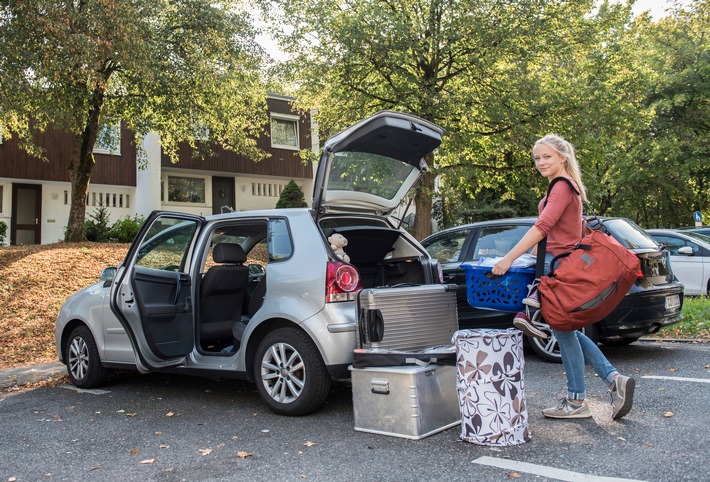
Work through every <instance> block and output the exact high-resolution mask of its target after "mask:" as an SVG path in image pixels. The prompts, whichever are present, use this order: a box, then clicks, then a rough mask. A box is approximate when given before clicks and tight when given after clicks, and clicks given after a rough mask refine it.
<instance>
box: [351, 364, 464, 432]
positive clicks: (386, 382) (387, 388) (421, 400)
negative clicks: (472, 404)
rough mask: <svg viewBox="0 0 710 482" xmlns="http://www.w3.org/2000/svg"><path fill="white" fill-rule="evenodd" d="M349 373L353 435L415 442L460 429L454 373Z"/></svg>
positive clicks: (436, 369)
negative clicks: (361, 433) (366, 433)
mask: <svg viewBox="0 0 710 482" xmlns="http://www.w3.org/2000/svg"><path fill="white" fill-rule="evenodd" d="M350 370H351V372H352V387H353V410H354V412H355V430H357V431H360V432H370V433H376V434H381V435H390V436H394V437H402V438H408V439H412V440H419V439H422V438H424V437H427V436H429V435H432V434H435V433H437V432H441V431H442V430H446V429H447V428H451V427H453V426H455V425H458V424H460V423H461V413H460V411H459V402H458V397H457V394H456V367H453V366H445V365H427V366H398V367H369V368H350Z"/></svg>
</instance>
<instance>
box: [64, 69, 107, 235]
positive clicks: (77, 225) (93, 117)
mask: <svg viewBox="0 0 710 482" xmlns="http://www.w3.org/2000/svg"><path fill="white" fill-rule="evenodd" d="M109 75H110V73H108V74H107V75H106V80H107V81H108V76H109ZM103 103H104V92H103V91H102V90H101V89H99V88H97V89H95V90H94V91H93V95H92V97H91V106H90V108H89V111H88V112H87V115H86V124H85V127H84V131H83V132H82V133H81V134H76V133H74V134H73V135H72V146H71V158H70V159H69V165H68V166H67V171H69V180H70V181H71V206H70V207H69V221H68V222H67V232H66V234H65V236H64V241H67V242H81V241H84V240H85V239H84V238H85V236H84V221H85V219H86V195H87V193H88V192H89V179H91V171H92V170H93V169H94V164H95V163H96V161H95V160H94V144H95V143H96V137H97V136H98V133H99V116H100V114H101V106H103Z"/></svg>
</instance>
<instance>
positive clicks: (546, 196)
mask: <svg viewBox="0 0 710 482" xmlns="http://www.w3.org/2000/svg"><path fill="white" fill-rule="evenodd" d="M559 181H564V182H566V183H567V184H568V185H569V187H570V189H572V191H573V192H574V193H575V194H576V195H577V196H579V191H577V188H576V187H574V184H573V183H572V181H570V179H569V178H567V177H564V176H560V177H556V178H554V179H553V180H552V181H550V185H549V186H547V194H545V203H544V204H543V206H547V198H548V197H550V192H552V186H554V185H555V184H557V183H558V182H559Z"/></svg>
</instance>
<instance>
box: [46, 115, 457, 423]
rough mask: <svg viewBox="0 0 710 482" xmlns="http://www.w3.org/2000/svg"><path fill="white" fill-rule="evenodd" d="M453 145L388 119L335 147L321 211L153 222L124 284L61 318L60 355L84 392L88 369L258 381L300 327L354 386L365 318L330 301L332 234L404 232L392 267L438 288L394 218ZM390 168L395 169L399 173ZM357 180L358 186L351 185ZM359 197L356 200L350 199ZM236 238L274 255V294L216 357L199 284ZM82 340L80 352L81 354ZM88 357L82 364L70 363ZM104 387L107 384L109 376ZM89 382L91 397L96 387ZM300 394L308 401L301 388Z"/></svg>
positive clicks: (104, 285) (320, 190) (349, 134)
mask: <svg viewBox="0 0 710 482" xmlns="http://www.w3.org/2000/svg"><path fill="white" fill-rule="evenodd" d="M443 134H444V131H443V129H441V128H439V127H438V126H436V125H434V124H432V123H429V122H427V121H424V120H422V119H419V118H417V117H415V116H411V115H408V114H402V113H396V112H389V111H383V112H380V113H378V114H375V115H374V116H372V117H370V118H368V119H365V120H363V121H361V122H359V123H357V124H355V125H353V126H352V127H351V128H349V129H347V130H345V131H343V132H342V133H340V134H337V135H336V136H334V137H332V138H331V139H329V140H328V141H327V142H326V143H325V146H324V149H323V154H322V156H321V159H320V162H319V165H318V171H317V175H316V183H315V188H314V197H313V208H312V209H306V208H302V209H273V210H264V211H252V212H249V211H245V212H234V213H227V214H219V215H213V216H206V217H200V216H194V215H189V214H184V213H171V212H154V213H153V214H151V216H150V217H149V218H148V219H147V220H146V222H145V224H144V226H143V228H142V229H141V232H140V233H139V234H138V235H137V237H136V240H135V241H134V243H133V244H132V246H131V247H130V249H129V251H128V254H127V256H126V258H125V260H124V261H123V262H122V263H121V264H120V265H119V266H118V268H117V269H115V274H114V273H113V272H111V273H110V274H109V275H107V276H106V277H105V278H106V279H102V280H101V281H100V282H99V283H96V284H94V285H92V286H89V287H87V288H85V289H84V290H82V291H80V292H78V293H76V294H74V295H73V296H71V297H70V298H69V299H68V300H67V301H66V302H65V303H64V305H63V306H62V308H61V310H60V313H59V316H58V317H57V322H56V329H55V335H56V347H57V353H58V355H59V358H60V360H62V361H64V362H65V363H67V364H68V365H69V371H70V377H71V378H72V381H74V383H75V384H81V383H82V380H81V378H82V373H83V372H84V371H86V370H88V371H89V372H91V371H92V369H93V372H94V373H93V374H94V375H96V371H97V370H103V368H106V367H108V368H117V367H128V366H130V367H135V368H137V369H138V370H139V371H141V372H151V371H172V372H184V373H188V372H193V373H197V374H202V375H206V376H210V377H217V378H221V377H223V378H249V379H252V380H254V379H255V378H256V377H258V370H259V367H258V364H259V361H258V360H255V358H254V357H255V353H258V354H261V353H262V352H264V349H263V347H262V346H261V342H262V340H264V338H265V337H268V335H269V334H270V333H273V332H274V331H276V330H279V329H281V330H283V329H285V328H288V327H295V328H298V330H300V332H302V333H305V334H306V335H307V337H308V339H309V340H310V343H312V344H313V346H315V347H316V348H317V351H318V354H319V357H320V359H322V364H323V366H324V367H325V369H327V370H328V373H329V375H330V376H332V377H335V378H340V377H347V376H348V371H347V366H348V365H349V363H350V362H351V360H352V352H353V349H354V347H355V341H356V335H355V333H356V326H357V310H356V304H355V301H354V299H355V297H354V295H353V294H352V293H346V294H345V295H347V296H345V295H343V296H344V297H343V298H342V299H337V300H336V302H328V300H327V299H326V296H327V293H326V284H327V283H331V284H332V280H331V278H330V276H331V275H330V274H329V271H328V269H326V268H327V267H330V266H338V265H339V264H343V263H339V259H338V258H337V257H335V255H334V254H333V251H332V250H331V248H330V245H329V243H328V241H327V239H326V238H327V234H328V233H329V232H331V231H333V229H344V230H345V231H344V232H350V231H347V230H348V229H350V230H353V229H354V230H359V231H358V232H359V233H360V234H362V233H368V232H369V231H370V230H377V229H381V230H387V231H388V232H392V231H395V230H398V237H397V239H396V241H395V244H394V245H393V247H392V249H391V252H390V253H388V254H386V256H388V257H390V256H393V255H392V253H396V259H395V258H392V262H396V260H398V259H401V260H405V261H406V262H407V263H408V265H407V266H414V267H416V268H417V269H416V270H414V271H415V272H416V274H413V275H408V276H410V277H411V276H414V277H415V279H414V280H413V281H415V282H417V283H420V284H424V283H433V282H440V281H441V280H440V279H438V276H437V272H438V270H437V267H438V266H437V264H436V262H435V261H433V260H432V259H431V258H430V257H429V255H428V253H427V252H426V250H425V249H424V248H423V247H422V246H421V245H420V244H419V243H418V242H417V241H416V240H415V239H414V238H413V237H412V236H411V235H409V234H408V233H407V232H406V231H405V230H403V229H399V224H400V223H398V222H396V221H395V220H393V219H391V218H390V217H389V215H390V214H391V213H392V211H393V210H394V209H395V208H396V207H397V206H399V205H400V203H402V202H403V198H404V196H405V195H406V194H407V192H408V191H409V190H410V188H411V187H412V186H413V185H414V184H415V183H416V181H417V179H418V178H419V176H420V175H421V173H422V172H424V171H426V169H427V166H426V163H425V162H424V161H423V156H424V155H426V154H427V153H429V152H430V151H431V150H433V149H435V148H436V147H437V146H438V145H439V143H440V142H441V137H442V136H443ZM387 136H389V138H388V137H387ZM373 139H374V144H373V143H372V142H373ZM382 139H384V142H383V141H382ZM334 160H335V161H338V162H339V163H340V164H344V166H345V167H338V168H336V167H333V165H334V164H338V162H335V161H334ZM393 161H395V162H393ZM371 162H374V163H375V166H374V169H375V172H376V173H377V174H381V176H379V178H380V179H375V180H374V181H373V178H374V177H375V176H373V175H372V174H371V173H370V171H369V164H368V163H371ZM390 164H397V166H396V167H395V168H392V170H391V171H390V170H389V169H390V167H389V165H390ZM331 169H332V170H331ZM378 170H382V172H381V173H379V172H377V171H378ZM350 174H352V178H353V180H348V181H343V179H346V178H347V177H348V175H350ZM394 174H397V175H400V176H401V179H398V180H397V181H398V182H399V184H398V185H396V186H395V187H394V188H391V189H389V190H383V187H382V185H383V184H387V183H382V182H381V179H388V178H390V177H392V176H393V175H394ZM338 183H340V184H338ZM349 187H350V188H353V189H352V190H351V191H348V188H349ZM348 192H349V193H350V196H348ZM373 233H375V234H376V231H373ZM375 234H373V236H374V235H375ZM226 238H229V239H232V240H236V241H234V242H236V243H241V244H242V245H243V246H242V247H243V248H244V250H245V251H247V252H250V251H251V250H252V249H253V248H255V246H257V244H259V243H261V245H263V246H264V247H265V248H266V251H267V252H268V258H269V259H268V260H267V262H265V264H266V266H265V268H266V269H265V273H266V274H265V275H264V276H265V278H264V282H265V286H266V289H265V295H264V297H263V305H261V307H260V308H259V309H258V310H257V311H256V312H254V313H250V314H249V315H248V316H246V317H244V316H243V317H242V320H243V323H244V324H245V325H246V326H245V327H244V330H243V334H242V335H241V339H240V340H238V341H237V343H235V344H234V346H231V345H228V344H227V342H224V343H222V342H221V341H220V342H218V343H215V344H212V345H210V346H207V344H206V343H202V342H201V338H200V336H201V335H200V332H201V327H200V323H201V321H200V314H199V313H198V311H199V310H200V307H199V303H201V301H199V299H200V296H201V294H200V292H199V289H200V281H199V280H201V279H202V277H203V276H204V274H205V272H206V271H207V270H208V268H209V267H208V265H209V263H210V259H211V250H212V249H213V248H214V246H215V245H216V244H218V243H219V242H220V240H221V239H226ZM279 243H280V244H281V245H280V246H277V245H278V244H279ZM355 248H356V246H353V247H352V248H351V249H355ZM161 249H162V251H161ZM155 253H157V255H156V256H154V254H155ZM158 255H167V257H168V258H172V259H174V264H171V263H168V264H167V265H165V266H156V265H155V261H154V260H153V257H155V259H159V256H158ZM149 259H150V261H146V260H149ZM388 259H389V258H388ZM151 263H153V264H151ZM352 264H353V266H355V267H356V268H358V269H366V268H367V267H365V266H358V265H357V263H356V262H353V263H352ZM111 274H114V275H113V276H111ZM403 281H406V282H411V281H412V279H406V280H403ZM196 305H197V307H196ZM245 311H246V307H245ZM82 326H85V327H87V328H88V329H89V330H90V333H91V337H93V340H90V339H89V340H88V348H86V345H87V343H86V342H87V339H88V338H90V337H89V335H86V334H84V333H82V332H78V333H79V334H78V335H77V331H76V330H77V328H79V327H82ZM291 333H293V332H291ZM79 335H80V336H79ZM299 336H300V335H299ZM73 337H75V339H74V338H73ZM76 340H78V345H77V344H74V341H76ZM293 341H294V340H292V339H286V340H285V341H279V343H278V344H277V345H278V347H283V346H286V347H288V348H291V345H295V343H293ZM295 341H297V340H295ZM219 343H222V344H219ZM93 344H95V348H96V350H97V353H98V357H99V358H100V362H101V363H100V366H98V367H97V365H96V364H94V365H92V364H91V363H89V362H85V363H84V365H85V367H84V369H83V371H78V369H77V370H75V371H73V368H72V367H73V366H74V365H73V364H72V363H77V364H79V365H81V360H82V357H85V358H87V359H88V357H89V354H90V353H91V346H92V345H93ZM223 345H225V346H223ZM277 345H274V346H275V347H276V346H277ZM80 350H82V351H81V354H78V355H76V356H74V358H72V354H74V352H75V351H76V352H77V353H78V352H79V351H80ZM301 351H303V350H301ZM266 356H267V355H264V357H266ZM314 359H315V358H314ZM91 361H92V362H93V363H95V360H91ZM261 363H262V364H263V363H265V362H264V361H262V362H261ZM262 371H263V370H262ZM102 374H103V373H101V375H102ZM98 378H99V379H101V381H103V377H102V376H98ZM87 380H88V381H86V382H85V385H86V386H89V384H94V383H93V382H92V380H91V379H87ZM264 383H265V385H268V384H267V383H266V382H264ZM80 386H81V385H80ZM261 388H262V387H261V386H260V389H261ZM267 388H268V387H267ZM272 388H273V389H274V390H276V388H274V387H272ZM295 391H296V392H297V393H300V391H298V389H296V390H295ZM304 393H305V392H304ZM308 393H310V389H309V392H308ZM261 394H262V397H265V398H266V399H267V403H268V402H269V401H270V400H268V399H269V398H274V399H275V398H277V397H276V396H275V395H273V397H269V394H268V393H267V394H264V393H261ZM287 405H288V404H287V403H281V404H277V407H276V408H275V407H274V406H273V405H272V406H271V408H272V409H274V410H275V411H277V412H280V413H286V414H302V413H307V411H308V410H311V409H313V407H311V408H310V409H305V408H301V409H299V410H296V411H293V412H291V411H289V409H287V408H283V410H281V408H280V407H282V406H283V407H286V406H287Z"/></svg>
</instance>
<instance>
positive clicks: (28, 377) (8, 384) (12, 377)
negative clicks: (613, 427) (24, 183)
mask: <svg viewBox="0 0 710 482" xmlns="http://www.w3.org/2000/svg"><path fill="white" fill-rule="evenodd" d="M639 342H671V343H710V340H695V339H678V338H673V339H670V338H641V339H640V340H639ZM66 372H67V368H66V365H64V364H63V363H61V362H55V363H42V364H38V365H29V366H24V367H16V368H8V369H5V370H0V390H4V389H7V388H12V387H21V386H24V385H29V384H32V383H39V382H42V381H45V380H49V379H51V378H55V377H60V376H63V375H66Z"/></svg>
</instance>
